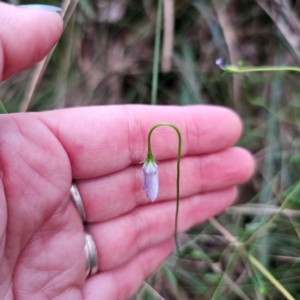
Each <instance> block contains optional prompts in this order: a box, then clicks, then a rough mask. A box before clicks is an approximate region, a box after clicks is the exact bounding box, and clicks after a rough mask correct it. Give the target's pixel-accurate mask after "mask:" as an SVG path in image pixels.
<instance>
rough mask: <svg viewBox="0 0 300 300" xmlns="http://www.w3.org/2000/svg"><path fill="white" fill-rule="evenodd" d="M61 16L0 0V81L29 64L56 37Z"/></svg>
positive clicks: (51, 43)
mask: <svg viewBox="0 0 300 300" xmlns="http://www.w3.org/2000/svg"><path fill="white" fill-rule="evenodd" d="M62 28H63V21H62V18H61V16H60V15H59V14H58V13H56V12H50V11H46V10H42V9H28V8H22V7H17V6H13V5H9V4H5V3H2V2H0V81H1V80H5V79H7V78H8V77H10V76H12V75H14V74H16V73H18V72H21V71H24V70H26V69H28V68H30V67H32V66H33V65H34V64H35V63H37V62H38V61H40V60H42V59H43V58H44V57H45V56H46V55H47V53H48V52H49V51H50V50H51V49H52V47H53V46H54V45H55V44H56V42H57V41H58V39H59V37H60V35H61V33H62Z"/></svg>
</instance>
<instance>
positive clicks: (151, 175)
mask: <svg viewBox="0 0 300 300" xmlns="http://www.w3.org/2000/svg"><path fill="white" fill-rule="evenodd" d="M143 172H144V186H143V189H144V190H146V193H147V197H148V198H149V199H150V200H151V202H154V201H155V199H156V198H157V195H158V188H159V183H158V167H157V164H156V162H155V160H154V159H149V158H147V159H146V161H145V162H144V165H143Z"/></svg>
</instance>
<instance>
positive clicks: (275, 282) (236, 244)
mask: <svg viewBox="0 0 300 300" xmlns="http://www.w3.org/2000/svg"><path fill="white" fill-rule="evenodd" d="M209 221H210V223H211V224H212V225H213V226H214V227H215V228H216V229H217V230H218V231H219V232H220V233H222V235H223V236H224V237H225V238H226V239H227V240H228V241H229V242H230V243H231V244H232V245H234V247H235V248H236V249H238V250H239V251H240V253H241V254H243V255H244V256H246V257H247V258H248V259H249V261H250V262H251V264H252V265H253V266H255V267H256V269H258V270H259V271H260V272H261V273H262V274H263V275H264V276H265V277H266V278H267V279H268V280H269V281H270V282H271V283H272V284H273V285H274V286H275V287H276V288H277V290H278V291H279V292H281V293H282V295H284V296H285V297H286V299H288V300H295V298H294V297H293V296H292V295H291V294H290V293H289V292H288V291H287V290H286V289H285V287H284V286H283V285H282V284H281V283H280V282H279V281H278V280H277V279H276V278H275V277H274V276H273V275H272V274H271V273H270V272H269V271H268V270H267V269H266V268H265V267H264V266H263V265H262V264H261V263H260V262H259V261H258V260H257V259H256V258H255V257H254V256H252V255H251V254H250V253H248V252H247V250H246V249H245V247H244V244H241V243H239V241H238V240H237V239H236V238H235V237H234V236H233V235H232V234H231V233H230V232H229V231H227V229H226V228H224V227H223V226H222V225H221V224H220V223H219V222H218V221H217V220H216V219H215V218H210V220H209Z"/></svg>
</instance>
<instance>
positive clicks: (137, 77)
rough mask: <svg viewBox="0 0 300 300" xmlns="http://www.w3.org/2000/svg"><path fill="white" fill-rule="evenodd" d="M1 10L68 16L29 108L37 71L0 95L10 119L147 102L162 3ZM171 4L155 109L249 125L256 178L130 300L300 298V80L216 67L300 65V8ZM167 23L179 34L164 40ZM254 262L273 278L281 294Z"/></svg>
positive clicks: (262, 2) (277, 0)
mask: <svg viewBox="0 0 300 300" xmlns="http://www.w3.org/2000/svg"><path fill="white" fill-rule="evenodd" d="M6 2H10V3H12V4H25V3H34V2H38V3H47V4H54V5H58V6H60V5H66V6H68V5H69V6H68V7H69V8H68V11H69V14H66V20H67V21H68V22H65V25H66V26H65V32H64V34H63V36H62V38H61V40H60V42H59V43H58V45H57V47H56V49H55V51H54V53H53V55H52V57H51V59H50V61H49V64H48V66H47V68H46V69H45V71H44V74H43V76H42V79H41V80H40V82H39V83H38V84H36V85H34V89H35V93H34V94H33V97H30V96H28V93H29V91H28V87H29V86H30V84H32V81H33V78H34V76H35V75H34V70H30V71H27V72H24V73H21V74H18V75H17V76H14V77H13V78H11V79H9V80H7V81H5V82H4V83H1V84H0V99H2V101H3V103H4V105H5V107H6V108H7V110H8V111H9V112H16V111H20V110H26V109H27V110H30V111H42V110H49V109H57V108H62V107H73V106H82V105H108V104H122V103H143V104H149V103H150V101H151V82H152V66H153V54H154V53H153V49H154V39H155V29H156V11H157V10H156V9H157V1H156V0H155V1H154V0H153V1H152V0H96V1H88V0H79V1H78V3H77V1H63V2H60V1H54V0H53V1H41V0H39V1H32V0H30V1H18V0H14V1H13V0H10V1H6ZM164 3H165V7H167V4H168V3H174V12H173V11H172V10H169V9H168V10H166V11H165V13H166V17H165V18H164V21H165V22H166V23H164V26H163V30H162V35H163V38H165V39H167V38H169V41H168V40H166V41H165V42H164V43H163V49H164V51H167V54H168V51H170V47H169V48H168V45H169V46H170V45H172V44H173V51H172V56H171V58H170V56H168V55H167V54H165V55H164V56H163V57H162V60H161V64H160V67H161V71H160V73H159V84H158V104H161V105H174V104H176V105H191V104H216V105H223V106H227V107H230V108H232V109H234V110H235V111H237V112H238V113H239V114H240V115H241V117H242V119H243V121H244V135H243V137H242V139H241V140H240V142H239V145H240V146H242V147H245V148H247V149H249V150H250V151H251V152H252V153H253V154H254V156H255V158H256V160H257V172H256V174H255V176H254V178H253V179H252V180H251V181H250V182H249V183H247V184H246V185H244V186H243V187H241V189H240V196H239V198H238V200H237V202H236V205H235V206H233V207H231V208H229V209H228V210H227V211H226V212H225V213H224V214H223V215H221V216H220V217H218V222H217V221H216V220H214V219H212V220H210V221H208V222H206V223H203V224H200V225H198V226H196V227H195V228H193V229H192V230H190V231H189V232H187V233H185V234H182V235H181V236H180V242H181V245H182V252H183V254H184V255H183V257H182V258H180V259H179V260H178V258H177V257H176V255H174V256H172V257H170V259H169V260H168V261H167V262H166V263H165V264H164V265H163V266H162V267H161V268H160V269H159V270H158V271H157V272H156V273H155V274H153V275H152V276H151V278H149V279H148V280H147V282H145V283H144V285H143V287H141V290H140V291H139V292H138V293H137V294H136V295H135V296H134V297H133V298H132V299H231V300H234V299H285V298H288V297H289V296H283V294H282V291H280V289H279V288H278V286H277V287H276V281H277V282H279V283H280V284H281V285H282V286H283V287H284V288H285V289H286V290H287V291H288V292H289V293H290V294H291V295H292V296H291V298H288V299H293V297H294V298H295V299H300V285H299V280H300V275H299V274H300V273H299V271H300V256H299V249H300V239H299V237H300V224H299V221H300V218H299V216H300V212H299V208H300V201H299V193H300V185H299V183H298V181H299V175H300V174H299V173H300V172H299V162H300V141H299V126H300V110H299V109H300V90H299V82H300V81H299V80H300V77H299V74H297V73H291V72H275V73H267V72H264V73H249V74H235V75H231V74H224V72H223V71H222V70H220V69H219V68H218V67H217V66H216V65H215V60H216V59H217V58H218V57H223V58H225V59H227V61H228V62H229V63H230V64H234V65H238V64H239V65H252V66H259V65H293V66H297V65H299V63H300V21H299V13H300V3H299V1H288V0H273V1H266V0H257V1H254V0H247V1H246V0H224V1H222V0H213V1H208V0H176V1H175V0H174V1H173V0H168V1H167V0H164ZM73 9H74V13H73ZM172 20H174V31H173V32H172V30H171V31H168V32H165V31H164V29H166V28H168V24H169V25H170V24H172ZM168 22H169V23H168ZM170 39H171V42H170ZM172 39H173V43H172ZM168 49H169V50H168ZM169 54H170V52H169ZM26 95H27V96H26ZM26 97H27V100H28V99H29V101H27V100H26ZM28 97H29V98H28ZM241 243H242V244H243V250H241V248H240V244H241ZM251 255H253V256H251ZM251 257H256V258H257V259H258V261H259V262H260V263H261V265H263V266H264V267H265V269H266V270H268V271H269V272H270V274H272V275H273V276H274V278H276V280H275V285H274V282H273V283H272V280H270V278H268V276H267V277H266V276H265V275H263V274H262V272H261V271H259V269H258V268H257V267H256V266H255V264H254V263H253V261H252V260H251ZM176 264H177V266H176V267H175V265H176Z"/></svg>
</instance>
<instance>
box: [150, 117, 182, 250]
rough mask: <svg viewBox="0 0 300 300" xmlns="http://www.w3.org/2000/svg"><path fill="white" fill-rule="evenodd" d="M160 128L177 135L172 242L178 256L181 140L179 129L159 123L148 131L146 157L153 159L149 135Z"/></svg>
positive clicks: (168, 124)
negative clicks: (172, 131) (173, 131)
mask: <svg viewBox="0 0 300 300" xmlns="http://www.w3.org/2000/svg"><path fill="white" fill-rule="evenodd" d="M160 126H169V127H172V128H173V129H174V130H175V131H176V133H177V135H178V151H177V177H176V213H175V230H174V240H175V244H176V249H177V252H178V254H180V251H179V244H178V239H177V231H178V212H179V194H180V193H179V192H180V191H179V180H180V157H181V142H182V139H181V134H180V131H179V129H178V128H177V127H176V126H175V125H173V124H170V123H159V124H157V125H155V126H153V127H152V128H151V130H150V131H149V134H148V154H147V157H151V158H153V154H152V150H151V135H152V132H153V131H154V129H156V128H158V127H160Z"/></svg>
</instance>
